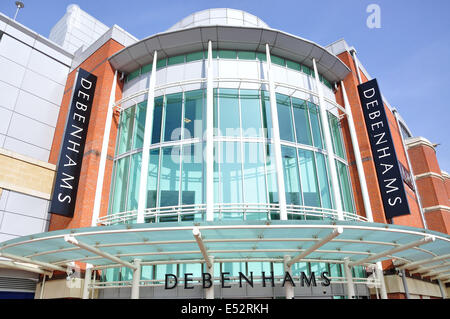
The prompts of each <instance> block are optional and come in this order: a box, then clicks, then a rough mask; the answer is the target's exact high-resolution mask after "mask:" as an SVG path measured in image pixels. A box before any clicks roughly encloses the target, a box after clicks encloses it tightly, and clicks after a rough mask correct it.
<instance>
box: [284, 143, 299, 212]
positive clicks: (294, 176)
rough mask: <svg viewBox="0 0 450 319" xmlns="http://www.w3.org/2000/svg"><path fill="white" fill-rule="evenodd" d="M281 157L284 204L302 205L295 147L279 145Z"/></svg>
mask: <svg viewBox="0 0 450 319" xmlns="http://www.w3.org/2000/svg"><path fill="white" fill-rule="evenodd" d="M281 154H282V157H283V172H284V185H285V188H286V204H292V205H302V196H301V187H300V176H299V172H298V162H297V154H296V150H295V148H292V147H285V146H282V147H281Z"/></svg>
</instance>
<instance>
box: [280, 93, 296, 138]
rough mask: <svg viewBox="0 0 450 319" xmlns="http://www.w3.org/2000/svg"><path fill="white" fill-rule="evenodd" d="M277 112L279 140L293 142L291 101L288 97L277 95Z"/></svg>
mask: <svg viewBox="0 0 450 319" xmlns="http://www.w3.org/2000/svg"><path fill="white" fill-rule="evenodd" d="M277 110H278V125H279V127H280V139H282V140H285V141H291V142H294V128H293V124H292V113H291V101H290V98H289V96H287V95H282V94H277Z"/></svg>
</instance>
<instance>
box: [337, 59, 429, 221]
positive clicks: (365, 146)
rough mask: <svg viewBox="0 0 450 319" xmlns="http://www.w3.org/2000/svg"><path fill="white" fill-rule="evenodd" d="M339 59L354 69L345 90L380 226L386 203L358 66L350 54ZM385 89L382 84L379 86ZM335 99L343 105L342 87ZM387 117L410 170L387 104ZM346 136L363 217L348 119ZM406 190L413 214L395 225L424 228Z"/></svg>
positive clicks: (396, 219) (357, 198) (362, 212)
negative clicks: (361, 89) (368, 129)
mask: <svg viewBox="0 0 450 319" xmlns="http://www.w3.org/2000/svg"><path fill="white" fill-rule="evenodd" d="M338 57H339V58H340V59H341V60H342V61H343V62H344V63H345V64H346V65H347V66H348V67H349V68H350V69H351V71H352V72H351V73H350V74H349V75H347V77H346V78H345V80H344V85H345V89H346V92H347V96H348V99H349V103H350V106H351V109H352V115H353V120H354V124H355V129H356V134H357V136H358V144H359V148H360V152H361V158H362V161H363V166H364V173H365V177H366V181H367V184H368V185H367V186H368V189H369V193H370V204H371V208H372V214H373V218H374V221H375V222H379V223H387V221H386V218H385V215H384V208H383V201H382V197H381V193H380V189H379V186H378V178H377V174H376V169H375V164H374V161H373V157H372V151H371V148H370V141H369V137H368V134H367V131H366V126H365V122H364V114H363V111H362V108H361V103H360V100H359V94H358V78H357V75H356V68H355V64H354V63H353V59H352V57H351V55H350V54H349V53H348V52H343V53H341V54H339V55H338ZM360 74H361V78H362V80H363V81H368V79H367V78H366V77H365V75H364V73H363V72H362V71H361V72H360ZM380 86H381V89H382V84H380ZM336 100H337V102H338V103H339V104H341V105H343V96H342V90H341V88H340V87H339V88H338V91H337V92H336ZM385 110H386V115H387V118H388V121H389V126H390V129H391V133H392V138H393V142H394V146H395V149H396V153H397V157H398V160H399V161H400V162H401V163H402V164H403V165H404V166H405V167H406V168H408V163H407V159H406V151H405V149H404V147H403V143H402V140H401V133H400V130H399V128H398V126H397V122H396V120H395V117H394V114H393V113H392V112H391V111H390V110H389V108H388V107H387V106H386V105H385ZM342 126H343V135H344V140H345V146H346V149H347V156H348V159H349V164H350V175H351V177H352V184H353V192H354V194H355V202H356V206H357V209H358V212H359V213H360V214H362V215H364V214H365V213H364V207H363V201H362V196H361V191H360V185H359V179H358V172H357V168H356V163H355V162H354V154H353V149H352V144H351V138H350V133H349V131H348V126H347V123H346V120H345V119H344V120H343V125H342ZM405 189H406V192H407V197H408V203H409V206H410V211H411V215H407V216H401V217H395V218H394V219H393V223H394V224H399V225H407V226H414V227H421V228H423V223H422V219H421V216H420V210H419V206H418V204H417V200H416V196H415V194H414V192H413V191H412V190H411V189H409V187H408V186H407V185H405Z"/></svg>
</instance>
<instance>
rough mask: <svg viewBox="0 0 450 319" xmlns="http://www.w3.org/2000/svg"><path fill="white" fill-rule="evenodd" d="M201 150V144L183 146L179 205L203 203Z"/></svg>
mask: <svg viewBox="0 0 450 319" xmlns="http://www.w3.org/2000/svg"><path fill="white" fill-rule="evenodd" d="M202 158H203V150H202V144H200V143H196V144H192V145H187V146H183V164H182V165H183V167H182V174H181V190H182V193H181V204H182V205H193V204H201V203H203V165H202Z"/></svg>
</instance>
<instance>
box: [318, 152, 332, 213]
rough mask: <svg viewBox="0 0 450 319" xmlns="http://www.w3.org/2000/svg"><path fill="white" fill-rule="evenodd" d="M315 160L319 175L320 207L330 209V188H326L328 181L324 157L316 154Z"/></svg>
mask: <svg viewBox="0 0 450 319" xmlns="http://www.w3.org/2000/svg"><path fill="white" fill-rule="evenodd" d="M316 160H317V174H318V175H319V185H320V196H321V197H322V207H324V208H330V209H331V208H333V206H332V202H331V195H330V188H329V187H328V186H329V184H330V181H329V179H328V173H327V166H326V163H325V156H324V155H323V154H321V153H316Z"/></svg>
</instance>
